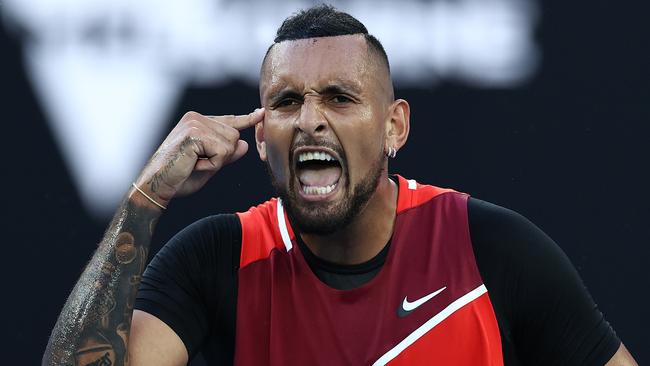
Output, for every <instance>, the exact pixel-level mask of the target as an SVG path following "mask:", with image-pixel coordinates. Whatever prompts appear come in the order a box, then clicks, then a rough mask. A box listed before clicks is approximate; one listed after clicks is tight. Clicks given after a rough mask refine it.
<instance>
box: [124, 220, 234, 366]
mask: <svg viewBox="0 0 650 366" xmlns="http://www.w3.org/2000/svg"><path fill="white" fill-rule="evenodd" d="M240 232H241V228H240V226H239V221H238V219H237V217H236V216H235V215H219V216H211V217H208V218H205V219H202V220H199V221H198V222H196V223H194V224H192V225H190V226H188V227H187V228H185V229H184V230H182V231H181V232H180V233H178V234H177V235H176V236H174V237H173V238H172V239H171V240H170V241H169V242H168V243H167V244H165V246H164V247H163V248H162V249H161V250H160V251H159V252H158V253H157V254H156V256H155V257H154V258H153V260H152V261H151V263H150V264H149V266H147V269H146V270H145V272H144V273H143V275H142V279H141V282H140V287H139V289H138V294H137V298H136V302H135V309H137V310H140V311H136V312H135V313H134V316H133V325H132V329H133V330H132V332H137V334H136V333H132V334H133V337H137V338H133V340H132V341H131V340H130V342H131V344H133V347H136V348H134V351H133V352H137V354H135V356H134V357H136V358H140V357H147V359H148V357H156V355H155V354H152V351H150V350H148V348H152V349H159V348H165V347H167V346H170V347H172V349H171V350H165V351H164V354H165V356H168V355H169V352H173V354H171V356H170V357H173V360H174V362H181V363H182V361H183V360H184V362H185V363H186V362H187V361H188V360H191V359H192V358H193V357H194V356H195V355H196V354H197V353H198V352H200V351H201V348H202V346H203V345H204V344H206V342H207V341H209V340H210V341H212V340H213V339H214V338H215V337H216V338H217V339H219V341H224V343H226V344H228V345H230V344H231V343H233V342H234V320H233V318H234V314H235V305H234V304H235V298H236V297H235V293H234V291H235V289H236V286H235V283H236V273H237V271H236V268H235V267H234V266H235V265H236V264H238V263H239V249H238V248H240V244H239V243H240V241H241V239H240V237H241V233H240ZM161 335H164V336H161ZM231 339H232V341H231ZM233 348H234V347H233ZM178 349H180V350H181V351H178ZM143 359H144V358H143ZM147 364H157V363H150V362H147ZM166 364H167V363H166Z"/></svg>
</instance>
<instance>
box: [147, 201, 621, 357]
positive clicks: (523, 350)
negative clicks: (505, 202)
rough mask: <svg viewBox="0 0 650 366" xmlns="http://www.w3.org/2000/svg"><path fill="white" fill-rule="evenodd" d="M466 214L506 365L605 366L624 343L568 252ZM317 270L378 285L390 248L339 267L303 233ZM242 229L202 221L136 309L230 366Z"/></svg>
mask: <svg viewBox="0 0 650 366" xmlns="http://www.w3.org/2000/svg"><path fill="white" fill-rule="evenodd" d="M468 216H469V226H470V235H471V239H472V246H473V249H474V254H475V256H476V262H477V265H478V268H479V272H480V274H481V276H482V278H483V281H484V283H485V286H486V287H487V289H488V293H489V296H490V300H491V301H492V304H493V307H494V310H495V314H496V317H497V321H498V323H499V329H500V332H501V338H502V345H503V355H504V364H505V365H603V364H605V363H606V362H607V361H608V360H609V359H610V358H611V357H612V355H613V354H614V353H615V352H616V350H617V349H618V347H619V345H620V341H619V340H618V338H617V337H616V335H615V333H614V331H613V330H612V329H611V327H610V326H609V324H608V323H607V322H606V321H605V320H604V318H603V316H602V314H601V313H600V311H599V310H598V309H597V307H596V305H595V303H594V302H593V300H592V299H591V297H590V295H589V293H588V292H587V290H586V289H585V287H584V285H583V284H582V281H581V280H580V278H579V276H578V274H577V272H576V270H575V269H574V267H573V266H572V265H571V263H570V262H569V260H568V258H567V257H566V255H565V254H564V253H563V252H562V250H561V249H560V248H559V247H558V246H557V245H556V244H555V243H554V242H553V241H552V240H551V239H550V238H549V237H548V236H546V235H545V234H544V233H543V232H542V231H541V230H539V229H538V228H537V227H536V226H535V225H533V224H532V223H531V222H530V221H528V220H527V219H525V218H524V217H523V216H521V215H519V214H517V213H516V212H514V211H511V210H508V209H505V208H502V207H499V206H496V205H493V204H490V203H487V202H484V201H481V200H478V199H474V198H470V199H469V200H468ZM297 239H298V240H297V241H298V245H299V247H300V250H301V252H302V253H303V255H304V257H305V259H306V261H307V263H308V264H309V266H310V268H311V269H312V270H313V271H314V273H315V274H316V275H317V277H318V278H319V279H320V280H321V281H323V282H324V283H326V284H327V285H329V286H331V287H333V288H338V289H344V290H345V289H351V288H355V287H358V286H361V285H363V284H364V283H366V282H368V281H369V280H371V279H372V278H373V277H374V276H375V275H376V274H377V273H378V272H379V270H380V269H381V266H382V265H383V264H384V262H385V260H386V257H387V254H388V251H389V248H390V245H389V244H387V245H386V246H385V248H384V249H383V250H382V251H381V252H380V253H379V254H377V255H376V256H375V257H374V258H372V259H370V260H369V261H367V262H365V263H362V264H358V265H352V266H349V265H337V264H334V263H330V262H327V261H324V260H322V259H320V258H318V257H316V256H315V255H314V254H313V253H312V252H311V251H310V250H309V249H308V248H307V246H306V245H305V244H304V243H303V242H302V240H300V239H299V235H298V236H297ZM240 250H241V224H240V222H239V219H238V218H237V216H236V215H218V216H211V217H207V218H204V219H202V220H199V221H197V222H196V223H194V224H192V225H190V226H188V227H187V228H186V229H184V230H183V231H181V232H180V233H178V234H177V235H176V236H175V237H174V238H172V239H171V240H170V241H169V242H168V243H167V244H166V245H165V247H163V249H161V250H160V252H159V253H158V254H157V255H156V256H155V258H154V259H153V260H152V262H151V263H150V264H149V266H148V267H147V270H146V271H145V273H144V275H143V279H142V283H141V285H140V289H139V292H138V298H137V300H136V308H137V309H140V310H144V311H146V312H148V313H150V314H153V315H154V316H156V317H158V318H159V319H161V320H162V321H164V322H165V323H166V324H168V325H169V326H170V327H171V328H172V329H173V330H174V331H175V332H176V333H177V334H178V335H179V337H180V338H181V339H182V340H183V342H184V343H185V345H186V347H187V349H188V353H189V354H190V357H193V356H194V355H195V354H196V353H198V352H199V351H201V352H203V356H204V358H205V359H206V361H207V362H208V364H232V363H233V356H234V334H235V319H236V314H235V310H236V299H237V271H238V266H239V253H240Z"/></svg>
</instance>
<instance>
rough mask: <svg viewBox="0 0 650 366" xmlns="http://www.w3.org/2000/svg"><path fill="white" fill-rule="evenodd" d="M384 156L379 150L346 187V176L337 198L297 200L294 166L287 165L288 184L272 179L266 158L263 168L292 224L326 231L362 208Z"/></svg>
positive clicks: (347, 221) (302, 229) (301, 229)
mask: <svg viewBox="0 0 650 366" xmlns="http://www.w3.org/2000/svg"><path fill="white" fill-rule="evenodd" d="M385 159H386V157H385V156H384V154H383V151H382V153H381V154H380V155H379V156H378V157H377V158H376V159H375V161H374V162H373V164H372V166H371V167H370V171H369V172H368V174H367V175H366V176H365V177H364V178H363V180H362V181H361V182H359V183H357V184H356V185H355V186H354V187H350V179H349V178H348V177H346V179H345V187H343V188H344V196H343V198H342V199H340V200H339V201H338V202H327V203H322V202H300V201H299V199H298V197H297V195H296V190H295V184H296V183H295V182H296V179H295V174H296V173H295V169H293V168H292V169H291V174H290V175H289V184H288V187H287V186H286V185H283V184H281V183H280V182H278V181H277V179H275V175H274V174H273V171H272V170H271V167H270V165H269V163H268V161H267V163H266V170H267V172H268V174H269V176H270V178H271V185H272V186H273V188H274V189H275V191H276V193H277V194H278V196H279V197H280V198H281V199H282V204H283V206H284V209H285V210H286V212H287V216H288V217H289V220H290V222H291V224H292V226H293V227H294V228H296V229H297V230H298V231H299V232H301V233H305V234H315V235H328V234H332V233H334V232H336V231H338V230H341V229H343V228H345V227H347V226H348V225H349V224H350V223H351V222H352V221H353V220H354V219H355V218H356V217H357V215H358V214H359V213H360V212H361V211H362V210H363V208H364V207H365V206H366V203H368V201H369V200H370V198H371V197H372V195H373V194H374V193H375V191H376V190H377V186H378V185H379V180H380V178H381V175H382V172H383V170H384V162H385Z"/></svg>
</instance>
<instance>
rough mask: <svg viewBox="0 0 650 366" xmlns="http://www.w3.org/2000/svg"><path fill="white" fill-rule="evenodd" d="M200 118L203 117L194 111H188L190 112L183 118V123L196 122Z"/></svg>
mask: <svg viewBox="0 0 650 366" xmlns="http://www.w3.org/2000/svg"><path fill="white" fill-rule="evenodd" d="M200 117H201V114H200V113H198V112H194V111H188V112H185V114H184V115H183V117H182V118H181V121H189V120H196V119H198V118H200Z"/></svg>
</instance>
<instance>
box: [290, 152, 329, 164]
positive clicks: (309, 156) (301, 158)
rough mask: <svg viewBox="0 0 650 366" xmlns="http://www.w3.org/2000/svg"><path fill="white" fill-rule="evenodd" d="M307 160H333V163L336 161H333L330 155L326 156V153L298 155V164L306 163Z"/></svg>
mask: <svg viewBox="0 0 650 366" xmlns="http://www.w3.org/2000/svg"><path fill="white" fill-rule="evenodd" d="M307 160H325V161H332V160H334V161H336V159H334V158H333V157H332V155H330V154H328V153H326V152H319V151H316V152H304V153H301V154H300V155H298V161H299V162H301V163H302V162H303V161H307Z"/></svg>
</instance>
